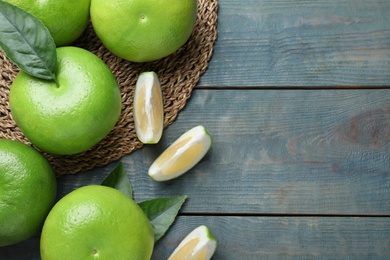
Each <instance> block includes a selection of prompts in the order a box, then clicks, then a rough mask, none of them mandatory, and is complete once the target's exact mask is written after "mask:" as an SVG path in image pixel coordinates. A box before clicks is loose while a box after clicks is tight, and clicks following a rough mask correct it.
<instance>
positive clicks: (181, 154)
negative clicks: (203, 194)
mask: <svg viewBox="0 0 390 260" xmlns="http://www.w3.org/2000/svg"><path fill="white" fill-rule="evenodd" d="M211 143H212V140H211V136H210V135H209V133H208V132H207V130H206V129H205V128H204V127H203V126H196V127H194V128H192V129H190V130H189V131H187V132H185V133H184V134H183V135H182V136H180V137H179V138H178V139H177V140H176V141H175V142H174V143H173V144H171V146H169V147H168V148H167V149H166V150H165V151H164V152H163V153H162V154H161V155H160V156H159V157H158V158H157V159H156V160H155V161H154V162H153V164H152V165H151V166H150V168H149V176H150V177H151V178H152V179H154V180H156V181H166V180H171V179H174V178H176V177H179V176H180V175H182V174H183V173H185V172H187V171H188V170H190V169H191V168H192V167H194V166H195V165H196V164H197V163H198V162H199V161H200V160H201V159H202V158H203V157H204V156H205V155H206V153H207V151H208V150H209V149H210V146H211Z"/></svg>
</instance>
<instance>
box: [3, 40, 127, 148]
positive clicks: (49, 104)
mask: <svg viewBox="0 0 390 260" xmlns="http://www.w3.org/2000/svg"><path fill="white" fill-rule="evenodd" d="M57 59H58V61H57V72H56V82H54V81H47V80H41V79H38V78H34V77H32V76H30V75H28V74H26V73H24V72H20V73H19V74H18V75H17V76H16V78H15V80H14V82H13V83H12V86H11V90H10V108H11V113H12V116H13V118H14V120H15V122H16V124H17V125H18V126H19V128H20V129H21V130H22V132H23V133H24V134H25V136H26V137H27V138H28V139H29V140H30V141H31V142H32V143H33V144H34V145H36V146H37V147H38V148H40V149H42V150H43V151H46V152H49V153H52V154H61V155H63V154H76V153H80V152H83V151H85V150H88V149H89V148H90V147H92V146H93V145H95V144H96V143H98V142H99V141H101V140H102V139H103V138H104V137H105V136H106V135H107V134H108V133H109V132H110V131H111V130H112V128H113V127H114V126H115V124H116V122H117V120H118V118H119V115H120V112H121V95H120V90H119V87H118V84H117V82H116V79H115V77H114V75H113V74H112V72H111V71H110V69H109V68H108V67H107V66H106V64H105V63H104V62H103V61H102V60H101V59H99V57H97V56H96V55H94V54H92V53H91V52H89V51H87V50H84V49H81V48H77V47H60V48H57Z"/></svg>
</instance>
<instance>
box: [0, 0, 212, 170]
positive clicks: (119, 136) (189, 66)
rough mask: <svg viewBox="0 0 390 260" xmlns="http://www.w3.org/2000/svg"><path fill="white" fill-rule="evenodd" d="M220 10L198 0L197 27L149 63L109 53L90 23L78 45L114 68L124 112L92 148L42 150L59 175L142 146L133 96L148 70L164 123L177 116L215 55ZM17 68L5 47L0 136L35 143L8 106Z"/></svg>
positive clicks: (207, 0)
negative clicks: (154, 78) (62, 152)
mask: <svg viewBox="0 0 390 260" xmlns="http://www.w3.org/2000/svg"><path fill="white" fill-rule="evenodd" d="M217 12H218V0H198V12H197V20H196V24H195V28H194V31H193V33H192V35H191V37H190V39H189V40H188V41H187V43H186V44H185V45H184V46H182V47H181V48H180V49H179V50H178V51H176V52H175V53H173V54H171V55H169V56H167V57H165V58H163V59H161V60H158V61H154V62H148V63H133V62H129V61H125V60H123V59H121V58H119V57H117V56H115V55H114V54H112V53H110V52H109V51H108V50H107V49H106V48H105V47H104V46H103V45H102V43H101V42H100V41H99V39H98V38H97V36H96V35H95V33H94V31H93V28H92V26H91V25H89V27H88V28H87V29H86V31H85V32H84V34H83V35H82V36H81V37H80V39H78V40H77V41H76V42H75V43H74V45H76V46H79V47H82V48H85V49H87V50H90V51H91V52H93V53H95V54H96V55H97V56H99V57H100V58H101V59H102V60H103V61H104V62H105V63H106V64H107V65H108V67H109V68H110V69H111V71H112V72H113V73H114V75H115V76H116V79H117V81H118V84H119V86H120V89H121V95H122V112H121V116H120V118H119V120H118V122H117V124H116V126H115V128H114V129H113V130H112V131H111V132H110V133H109V134H108V136H107V137H106V138H105V139H103V140H102V141H101V142H99V143H98V144H97V145H95V146H94V147H92V148H91V149H90V150H88V151H86V152H83V153H80V154H77V155H71V156H58V155H52V154H48V153H44V152H42V153H43V154H44V155H45V156H46V157H47V158H48V160H49V161H50V162H51V164H52V165H53V168H54V170H55V172H56V174H57V176H61V175H64V174H74V173H77V172H81V171H88V170H91V169H93V168H95V167H101V166H104V165H106V164H108V163H110V162H112V161H115V160H118V159H120V158H121V157H122V156H124V155H126V154H129V153H131V152H133V151H135V150H137V149H139V148H140V147H142V143H141V142H140V141H139V140H138V139H137V136H136V133H135V129H134V121H133V115H132V109H133V107H132V104H133V101H132V99H133V89H134V86H135V83H136V80H137V77H138V75H139V74H140V73H141V72H143V71H155V72H156V73H157V75H158V77H159V79H160V82H161V88H162V92H163V99H164V116H165V118H164V127H167V126H168V125H170V124H171V123H172V122H173V121H174V120H175V119H176V117H177V115H178V113H179V111H180V110H182V109H183V108H184V106H185V104H186V101H187V100H188V98H189V97H190V95H191V91H192V89H193V88H194V87H195V85H196V84H197V83H198V81H199V79H200V76H201V75H202V74H203V73H204V72H205V71H206V69H207V65H208V62H209V60H210V58H211V56H212V52H213V47H214V42H215V40H216V38H217V28H216V27H217ZM18 71H19V69H18V68H17V67H16V66H15V65H14V64H13V63H11V62H10V61H9V60H8V59H7V58H6V57H5V55H4V53H3V52H2V51H1V50H0V102H1V103H0V138H8V139H13V140H18V141H20V142H23V143H26V144H28V145H32V144H31V143H30V142H29V141H28V139H27V138H26V137H25V136H24V135H23V133H22V132H21V131H20V129H19V128H18V127H17V126H16V124H15V122H14V121H13V119H12V114H11V112H10V109H9V103H8V94H9V89H10V87H11V84H12V81H13V79H14V78H15V76H16V74H17V73H18ZM35 148H36V147H35ZM36 149H37V148H36ZM37 150H39V149H37Z"/></svg>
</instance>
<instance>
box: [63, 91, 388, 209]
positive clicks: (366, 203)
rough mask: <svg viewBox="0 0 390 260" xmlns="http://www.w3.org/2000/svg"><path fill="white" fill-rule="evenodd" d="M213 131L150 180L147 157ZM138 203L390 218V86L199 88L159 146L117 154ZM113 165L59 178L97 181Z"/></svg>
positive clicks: (72, 182) (71, 182)
mask: <svg viewBox="0 0 390 260" xmlns="http://www.w3.org/2000/svg"><path fill="white" fill-rule="evenodd" d="M198 124H203V125H204V126H205V127H206V128H207V129H208V130H209V132H210V133H211V135H212V137H213V145H212V148H211V150H210V151H209V153H208V154H207V155H206V157H205V158H204V159H203V160H202V161H201V162H200V163H199V164H198V165H197V166H196V167H195V168H193V169H192V170H191V171H189V172H188V173H187V174H186V175H184V176H182V177H180V178H178V179H176V180H173V181H170V182H166V183H158V182H155V181H152V180H151V179H150V178H149V177H148V176H147V170H148V168H149V166H150V165H151V163H152V162H153V160H154V159H155V158H156V157H157V156H158V155H159V154H160V153H161V152H162V151H163V150H164V149H165V148H166V147H168V145H169V144H171V143H172V142H173V141H174V140H175V139H176V138H178V137H179V135H181V134H182V133H184V132H185V131H186V130H188V129H190V128H191V127H193V126H196V125H198ZM121 161H122V162H123V163H124V164H125V168H126V171H127V173H128V175H129V177H130V179H131V181H132V183H133V186H134V192H135V199H136V200H138V201H141V200H146V199H151V198H156V197H170V196H176V195H179V194H188V195H189V199H188V201H187V203H186V204H185V206H184V209H183V210H184V212H185V213H199V214H202V213H207V214H209V213H221V214H222V213H233V214H304V215H307V214H324V215H358V214H359V215H360V214H362V215H389V214H390V204H389V198H390V189H389V187H390V175H389V169H390V90H342V91H341V90H318V91H308V90H300V91H297V90H285V91H278V90H275V91H272V90H252V91H249V90H248V91H235V90H195V91H194V94H193V96H192V98H191V100H190V102H189V103H188V104H187V106H186V108H185V109H184V110H183V111H182V113H180V115H179V117H178V119H177V120H176V121H175V122H174V123H173V124H172V125H171V126H169V127H168V128H167V129H166V130H165V132H164V134H163V138H162V140H161V141H160V143H159V144H158V145H149V146H145V147H143V148H142V149H140V150H138V151H136V152H135V153H133V154H130V155H128V156H125V157H124V158H123V159H122V160H121ZM115 166H116V163H112V164H110V165H109V166H107V167H104V168H102V169H97V170H94V171H92V172H90V173H86V174H79V175H77V176H65V177H63V178H61V179H60V180H59V181H60V182H61V184H60V186H61V187H62V190H61V191H60V192H61V193H65V192H67V191H69V190H71V189H73V188H74V187H77V186H80V185H85V184H91V183H99V182H101V181H102V180H103V179H104V176H105V175H107V174H108V173H109V171H110V170H112V169H113V168H114V167H115Z"/></svg>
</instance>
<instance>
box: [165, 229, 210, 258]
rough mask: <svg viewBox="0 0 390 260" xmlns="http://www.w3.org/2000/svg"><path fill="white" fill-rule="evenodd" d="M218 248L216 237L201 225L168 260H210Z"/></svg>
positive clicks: (181, 243)
mask: <svg viewBox="0 0 390 260" xmlns="http://www.w3.org/2000/svg"><path fill="white" fill-rule="evenodd" d="M216 247H217V240H216V239H215V237H214V235H213V234H212V233H211V232H210V230H209V229H208V228H207V227H206V226H204V225H201V226H199V227H197V228H195V229H194V230H193V231H191V232H190V233H189V234H188V235H187V236H186V237H185V238H184V239H183V240H182V241H181V242H180V244H179V245H178V246H177V248H176V249H175V250H174V251H173V253H172V255H170V256H169V258H168V260H209V259H210V258H211V257H212V256H213V254H214V252H215V249H216Z"/></svg>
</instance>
